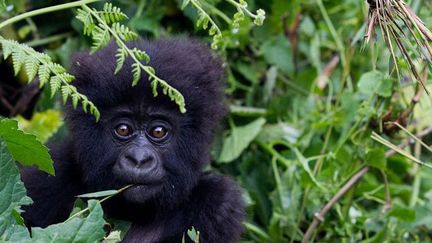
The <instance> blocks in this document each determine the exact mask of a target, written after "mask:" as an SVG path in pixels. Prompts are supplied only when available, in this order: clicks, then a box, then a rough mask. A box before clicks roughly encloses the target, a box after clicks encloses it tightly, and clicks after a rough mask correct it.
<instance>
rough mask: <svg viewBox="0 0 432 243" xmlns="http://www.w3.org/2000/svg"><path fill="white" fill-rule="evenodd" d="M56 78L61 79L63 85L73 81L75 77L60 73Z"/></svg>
mask: <svg viewBox="0 0 432 243" xmlns="http://www.w3.org/2000/svg"><path fill="white" fill-rule="evenodd" d="M57 76H58V77H59V78H60V79H61V81H62V82H63V83H70V82H72V81H73V80H74V79H75V77H74V76H73V75H71V74H69V73H60V74H58V75H57Z"/></svg>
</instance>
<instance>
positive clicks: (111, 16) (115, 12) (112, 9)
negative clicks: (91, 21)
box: [97, 3, 128, 24]
mask: <svg viewBox="0 0 432 243" xmlns="http://www.w3.org/2000/svg"><path fill="white" fill-rule="evenodd" d="M97 13H98V14H99V16H100V17H102V19H103V20H105V22H106V23H107V24H112V23H115V22H120V21H123V20H125V19H128V16H127V15H126V14H124V13H123V12H122V11H121V9H120V8H118V7H116V6H113V5H112V3H106V4H105V5H104V7H103V11H97Z"/></svg>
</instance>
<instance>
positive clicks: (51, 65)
mask: <svg viewBox="0 0 432 243" xmlns="http://www.w3.org/2000/svg"><path fill="white" fill-rule="evenodd" d="M48 68H49V69H50V70H51V71H52V72H53V73H57V74H60V73H64V72H66V69H65V68H64V67H62V66H61V65H60V64H57V63H53V62H51V63H48Z"/></svg>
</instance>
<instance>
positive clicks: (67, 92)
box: [61, 85, 71, 104]
mask: <svg viewBox="0 0 432 243" xmlns="http://www.w3.org/2000/svg"><path fill="white" fill-rule="evenodd" d="M61 93H62V98H63V104H66V102H67V100H68V97H69V95H70V94H71V92H70V89H69V86H67V85H64V86H62V87H61Z"/></svg>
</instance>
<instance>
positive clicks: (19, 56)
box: [12, 50, 25, 76]
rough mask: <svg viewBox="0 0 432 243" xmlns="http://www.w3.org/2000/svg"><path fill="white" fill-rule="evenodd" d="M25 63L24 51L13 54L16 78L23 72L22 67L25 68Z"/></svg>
mask: <svg viewBox="0 0 432 243" xmlns="http://www.w3.org/2000/svg"><path fill="white" fill-rule="evenodd" d="M24 62H25V54H24V53H23V52H22V51H20V50H17V51H14V52H12V64H13V68H14V71H15V76H16V75H18V73H19V72H20V71H21V67H22V66H23V64H24Z"/></svg>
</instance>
